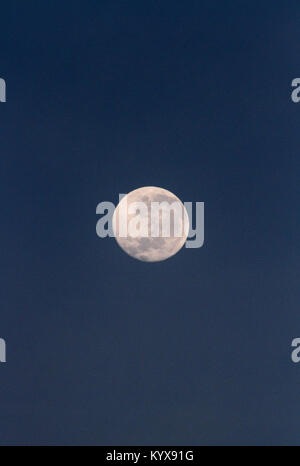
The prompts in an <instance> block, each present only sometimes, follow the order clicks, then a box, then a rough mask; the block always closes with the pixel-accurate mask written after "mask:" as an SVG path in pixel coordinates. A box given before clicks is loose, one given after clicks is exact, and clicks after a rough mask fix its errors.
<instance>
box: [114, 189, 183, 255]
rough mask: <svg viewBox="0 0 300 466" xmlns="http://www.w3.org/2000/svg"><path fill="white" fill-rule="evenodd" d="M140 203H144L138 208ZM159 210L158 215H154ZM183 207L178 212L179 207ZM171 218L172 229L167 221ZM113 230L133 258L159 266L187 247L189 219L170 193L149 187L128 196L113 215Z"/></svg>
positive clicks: (180, 203)
mask: <svg viewBox="0 0 300 466" xmlns="http://www.w3.org/2000/svg"><path fill="white" fill-rule="evenodd" d="M140 203H143V205H141V207H143V206H146V207H147V208H145V207H143V208H138V206H139V205H140ZM155 206H159V207H160V209H159V213H158V215H154V213H155ZM176 206H177V208H178V206H179V207H180V210H179V211H178V210H177V211H176V209H175V207H176ZM168 215H169V220H170V221H169V225H167V228H166V227H165V226H166V219H167V218H168ZM113 230H114V235H115V238H116V241H117V243H118V244H119V246H120V247H121V248H122V249H123V250H124V251H125V252H126V253H127V254H129V255H130V256H131V257H134V258H135V259H138V260H140V261H145V262H157V261H162V260H165V259H168V258H169V257H171V256H173V255H174V254H176V253H177V252H178V251H179V250H180V249H181V248H182V246H183V245H184V243H185V241H186V238H187V235H188V231H189V219H188V214H187V211H186V209H185V207H184V205H183V203H182V202H181V201H180V199H178V197H177V196H175V194H173V193H171V192H170V191H167V190H166V189H163V188H159V187H155V186H145V187H143V188H139V189H135V190H134V191H131V192H130V193H128V194H127V195H126V196H124V197H123V198H122V199H121V201H120V202H119V204H118V206H117V207H116V209H115V211H114V215H113Z"/></svg>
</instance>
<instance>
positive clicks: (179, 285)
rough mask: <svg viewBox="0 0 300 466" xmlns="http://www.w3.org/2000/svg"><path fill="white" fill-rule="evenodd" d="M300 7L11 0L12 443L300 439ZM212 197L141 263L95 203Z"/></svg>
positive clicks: (3, 409) (6, 38)
mask: <svg viewBox="0 0 300 466" xmlns="http://www.w3.org/2000/svg"><path fill="white" fill-rule="evenodd" d="M299 39H300V4H299V2H298V1H288V2H282V1H273V2H269V1H262V2H239V1H232V0H231V1H227V2H223V1H215V2H212V1H199V0H198V1H192V0H189V1H187V2H182V1H177V0H172V1H169V0H164V1H153V0H147V1H135V0H134V1H130V2H125V1H99V0H97V1H94V0H93V1H91V0H89V1H76V0H72V1H64V2H62V1H52V2H38V1H29V2H28V1H26V2H21V1H19V2H17V1H10V2H4V3H3V2H2V4H1V29H0V77H2V78H5V80H6V83H7V103H5V104H0V138H1V152H0V154H1V156H0V194H1V216H2V217H1V232H0V237H1V245H2V247H1V270H2V272H1V284H0V292H1V294H0V297H1V307H0V337H2V338H5V339H6V342H7V363H6V364H1V365H0V444H26V445H27V444H39V445H47V444H68V445H78V444H84V445H88V444H97V445H130V444H131V445H151V444H152V445H154V444H156V445H163V444H168V445H203V444H204V445H211V444H225V445H230V444H299V431H300V406H299V390H300V364H299V367H298V366H297V364H293V363H292V362H291V359H290V352H291V351H290V344H291V341H292V339H293V338H294V337H299V336H300V317H299V316H300V313H299V266H298V263H299V245H298V239H299V234H298V232H299V228H300V217H299V202H298V199H299V187H298V185H299V175H300V166H299V137H298V135H299V125H300V104H298V105H297V104H294V103H292V101H291V98H290V94H291V87H290V84H291V81H292V79H293V78H296V77H300V40H299ZM147 185H154V186H161V187H163V188H165V189H168V190H171V191H172V192H174V193H175V194H176V195H177V196H179V197H180V198H181V199H182V200H183V201H204V202H205V221H206V224H205V245H204V246H203V247H202V248H200V249H186V248H184V249H182V250H181V251H180V252H179V253H178V254H177V255H176V256H174V257H173V258H171V259H169V260H167V261H165V262H161V263H153V264H151V263H150V264H149V263H142V262H139V261H136V260H134V259H132V258H130V257H129V256H127V255H126V254H125V253H123V252H122V251H121V250H120V249H119V248H118V246H117V244H116V242H115V240H114V239H112V238H107V239H99V238H98V237H97V236H96V232H95V227H96V222H97V216H96V214H95V210H96V206H97V204H98V203H99V202H101V201H103V200H107V201H113V202H115V203H116V202H117V200H118V194H119V193H126V192H129V191H131V190H133V189H135V188H138V187H141V186H147Z"/></svg>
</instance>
